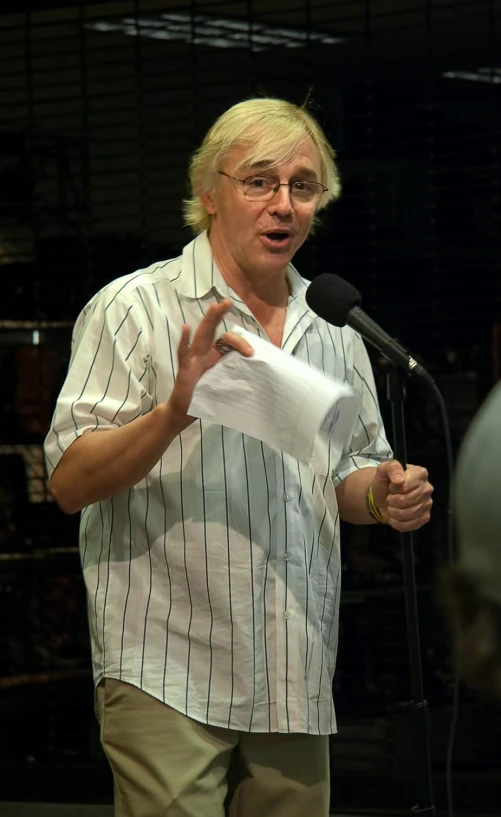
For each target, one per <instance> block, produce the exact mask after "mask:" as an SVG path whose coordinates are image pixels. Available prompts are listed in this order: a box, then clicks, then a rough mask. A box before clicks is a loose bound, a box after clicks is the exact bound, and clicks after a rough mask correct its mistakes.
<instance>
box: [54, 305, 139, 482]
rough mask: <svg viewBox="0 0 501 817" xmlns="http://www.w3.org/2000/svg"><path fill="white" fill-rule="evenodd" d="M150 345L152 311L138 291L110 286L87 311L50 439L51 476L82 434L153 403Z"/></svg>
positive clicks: (128, 418) (79, 322)
mask: <svg viewBox="0 0 501 817" xmlns="http://www.w3.org/2000/svg"><path fill="white" fill-rule="evenodd" d="M148 347H149V341H148V323H147V316H146V313H145V311H144V308H143V307H142V304H141V302H140V301H139V299H138V298H137V296H136V294H135V292H134V291H131V292H121V293H119V294H118V295H113V293H111V294H110V293H109V291H108V289H106V290H104V291H102V292H101V293H99V294H98V295H96V296H95V297H94V298H93V299H92V300H91V301H90V303H89V304H88V305H87V307H86V308H85V309H84V310H83V311H82V313H81V314H80V315H79V317H78V319H77V321H76V324H75V328H74V331H73V337H72V351H71V359H70V364H69V368H68V373H67V376H66V380H65V382H64V385H63V387H62V389H61V392H60V395H59V397H58V400H57V404H56V409H55V412H54V416H53V418H52V424H51V427H50V430H49V433H48V435H47V438H46V440H45V458H46V463H47V471H48V474H49V477H50V476H51V475H52V472H53V471H54V469H55V467H56V465H57V464H58V462H59V460H60V459H61V457H62V456H63V454H64V452H65V451H66V449H67V448H69V446H70V445H71V443H72V442H74V441H75V440H76V439H77V437H79V436H81V435H82V434H86V433H89V432H94V431H101V430H106V429H109V428H117V427H119V426H122V425H125V424H126V423H129V422H131V421H132V420H134V419H135V418H136V417H139V416H140V415H141V414H144V413H146V412H147V411H148V410H149V409H150V408H151V405H152V397H151V395H150V394H149V393H148V388H149V383H148V381H149V358H150V354H149V348H148Z"/></svg>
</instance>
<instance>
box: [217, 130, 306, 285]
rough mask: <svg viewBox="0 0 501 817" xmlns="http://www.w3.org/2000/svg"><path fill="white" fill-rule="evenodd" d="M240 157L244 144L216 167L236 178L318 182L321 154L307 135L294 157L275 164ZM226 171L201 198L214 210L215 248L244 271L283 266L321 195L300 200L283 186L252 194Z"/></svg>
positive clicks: (303, 233) (276, 269)
mask: <svg viewBox="0 0 501 817" xmlns="http://www.w3.org/2000/svg"><path fill="white" fill-rule="evenodd" d="M243 160H245V151H244V149H243V148H238V149H235V150H234V151H233V152H231V153H230V154H229V155H228V156H227V157H226V159H225V160H224V161H223V162H222V164H221V167H220V168H219V169H220V171H222V172H223V173H224V174H228V176H235V177H238V178H239V179H246V178H248V177H251V176H258V177H265V178H270V179H273V180H275V181H276V182H281V183H283V184H286V183H288V182H295V181H296V182H301V181H303V182H305V181H307V182H320V173H321V170H320V160H319V156H318V152H317V150H316V148H315V145H314V143H313V142H312V140H311V139H308V140H305V142H304V143H303V145H301V148H300V149H299V151H298V153H297V154H296V156H295V158H294V160H293V161H292V162H290V163H289V164H286V165H282V166H280V167H279V168H276V167H274V168H273V169H270V168H267V166H266V162H264V163H263V164H261V165H258V166H253V167H251V166H250V165H248V164H243V165H242V161H243ZM228 176H226V175H220V176H219V182H218V185H217V188H216V190H215V192H214V193H213V194H211V195H210V196H206V197H205V198H204V204H205V206H206V208H207V210H208V212H209V213H210V214H211V215H212V223H211V228H210V240H211V244H212V247H213V249H214V251H215V254H216V255H217V256H218V258H222V259H223V260H224V261H225V262H226V263H227V264H228V262H229V263H233V264H236V265H237V266H238V268H239V269H240V270H241V271H242V272H244V273H245V274H249V273H250V274H252V273H253V272H259V273H262V272H263V271H269V272H270V273H273V272H279V271H282V270H284V269H285V268H286V267H287V265H288V264H289V262H290V261H291V259H292V257H293V256H294V254H295V253H296V252H297V250H298V249H299V247H300V246H301V245H302V244H303V242H304V241H305V239H306V238H307V236H308V233H309V231H310V227H311V223H312V221H313V218H314V215H315V211H316V209H317V207H318V204H319V202H320V198H319V197H315V196H314V197H313V199H312V200H310V201H303V200H299V199H296V198H295V197H294V196H291V194H290V190H289V187H287V186H284V187H280V188H279V189H278V191H277V193H276V194H275V195H273V196H272V198H270V199H266V200H262V199H260V198H256V199H254V198H251V197H249V193H247V194H246V193H245V187H244V185H243V184H241V183H239V182H238V181H235V180H234V179H232V178H229V177H228ZM260 184H261V182H259V181H258V182H257V185H258V186H259V185H260ZM250 195H251V196H252V193H251V194H250Z"/></svg>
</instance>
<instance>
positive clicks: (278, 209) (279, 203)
mask: <svg viewBox="0 0 501 817" xmlns="http://www.w3.org/2000/svg"><path fill="white" fill-rule="evenodd" d="M269 210H270V213H277V214H279V215H281V216H287V215H290V214H291V213H292V201H291V191H290V187H289V186H288V185H286V184H284V185H282V186H281V187H279V188H278V190H277V192H276V193H275V195H274V196H273V198H272V199H271V200H270V206H269Z"/></svg>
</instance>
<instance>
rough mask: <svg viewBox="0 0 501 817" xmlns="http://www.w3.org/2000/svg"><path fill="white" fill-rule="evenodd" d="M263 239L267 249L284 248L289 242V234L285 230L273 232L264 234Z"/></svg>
mask: <svg viewBox="0 0 501 817" xmlns="http://www.w3.org/2000/svg"><path fill="white" fill-rule="evenodd" d="M263 239H264V241H265V243H266V244H267V246H268V247H277V248H280V247H285V246H286V245H287V244H288V243H289V242H290V240H291V234H290V233H287V232H286V231H285V230H273V232H270V233H264V235H263Z"/></svg>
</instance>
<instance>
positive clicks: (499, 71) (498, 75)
mask: <svg viewBox="0 0 501 817" xmlns="http://www.w3.org/2000/svg"><path fill="white" fill-rule="evenodd" d="M442 76H443V77H446V78H447V79H465V80H468V81H470V82H486V83H488V84H489V83H490V84H493V85H499V84H501V68H476V69H475V70H474V71H445V72H444V73H443V74H442Z"/></svg>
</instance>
